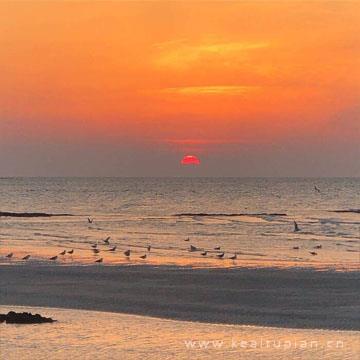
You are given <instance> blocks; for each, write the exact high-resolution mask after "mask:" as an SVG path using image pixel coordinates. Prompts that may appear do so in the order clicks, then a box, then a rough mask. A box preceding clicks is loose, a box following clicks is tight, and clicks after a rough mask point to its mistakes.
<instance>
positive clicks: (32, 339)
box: [0, 306, 360, 360]
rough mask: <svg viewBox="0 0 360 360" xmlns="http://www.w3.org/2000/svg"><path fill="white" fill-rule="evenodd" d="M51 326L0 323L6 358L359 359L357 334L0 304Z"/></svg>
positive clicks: (3, 308) (1, 348) (0, 341)
mask: <svg viewBox="0 0 360 360" xmlns="http://www.w3.org/2000/svg"><path fill="white" fill-rule="evenodd" d="M10 309H12V310H15V311H31V312H33V313H37V312H38V313H41V314H42V315H45V316H50V317H53V318H55V319H57V320H58V322H56V323H53V324H41V325H9V324H5V323H3V324H0V333H1V338H0V354H1V355H2V357H3V358H4V359H8V360H11V359H14V360H18V359H22V360H25V359H29V360H30V359H39V360H40V359H159V360H163V359H213V358H216V359H277V360H279V359H284V360H288V359H294V360H298V359H302V360H305V359H308V360H313V359H329V360H330V359H331V360H335V359H339V360H340V359H358V354H359V351H360V347H359V345H360V344H359V333H358V332H356V331H331V330H302V329H281V328H270V327H260V326H244V325H220V324H204V323H196V322H188V321H174V320H163V319H157V318H151V317H144V316H135V315H124V314H115V313H104V312H97V311H84V310H65V309H48V308H29V307H26V308H22V307H14V306H11V307H7V306H0V312H3V313H6V312H7V311H9V310H10Z"/></svg>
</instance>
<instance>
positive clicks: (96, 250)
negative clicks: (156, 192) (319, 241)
mask: <svg viewBox="0 0 360 360" xmlns="http://www.w3.org/2000/svg"><path fill="white" fill-rule="evenodd" d="M314 190H315V191H316V192H318V193H320V192H321V191H320V189H319V188H318V187H317V186H316V185H315V186H314ZM87 221H88V223H89V224H92V223H93V221H94V219H92V218H90V217H89V218H88V219H87ZM299 231H300V227H299V225H298V223H297V222H296V221H295V220H294V232H299ZM184 241H190V238H186V239H185V240H184ZM103 245H108V246H110V245H111V244H110V236H109V237H107V238H106V239H105V240H103ZM116 248H117V246H116V245H115V246H112V247H111V248H109V249H107V251H109V252H115V251H116ZM321 248H322V245H316V246H315V247H314V249H317V250H319V249H321ZM299 249H300V247H299V246H294V247H293V250H299ZM91 250H92V251H93V253H94V254H95V255H97V254H99V253H100V249H99V248H98V243H94V244H92V245H91ZM213 250H214V251H217V252H219V251H220V250H221V247H220V246H216V247H214V249H213ZM150 251H151V245H148V246H147V252H148V253H150ZM189 251H190V252H197V251H200V254H201V255H202V256H204V257H205V256H207V255H208V253H209V252H210V251H212V250H205V249H202V248H198V247H196V246H194V245H190V248H189ZM73 253H74V249H71V250H63V251H62V252H60V253H59V254H58V255H55V256H52V257H50V258H49V260H51V261H56V260H57V259H58V258H59V256H65V255H66V254H69V255H72V254H73ZM309 253H310V254H311V255H313V256H315V255H317V254H318V253H317V252H316V251H309ZM123 254H124V255H125V257H126V258H127V259H130V255H131V250H130V249H127V250H125V251H124V252H123ZM13 255H14V253H13V252H11V253H9V254H7V255H6V258H8V259H11V258H12V257H13ZM215 256H216V257H217V258H218V259H224V258H225V252H224V251H222V252H220V253H216V254H215ZM30 257H31V255H30V254H27V255H26V256H24V257H23V258H22V260H29V259H30ZM139 258H140V259H142V260H145V259H146V258H147V254H146V253H145V254H143V255H141V256H139ZM228 259H229V260H236V259H237V253H234V254H233V255H232V256H230V257H228ZM103 261H104V259H103V258H102V257H101V258H99V259H97V260H95V262H96V263H102V262H103Z"/></svg>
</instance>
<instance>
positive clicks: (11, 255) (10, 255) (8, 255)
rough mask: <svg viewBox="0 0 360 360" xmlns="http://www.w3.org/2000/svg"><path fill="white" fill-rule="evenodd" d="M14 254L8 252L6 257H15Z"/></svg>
mask: <svg viewBox="0 0 360 360" xmlns="http://www.w3.org/2000/svg"><path fill="white" fill-rule="evenodd" d="M13 255H14V253H10V254H7V255H6V257H7V258H9V259H10V258H12V257H13Z"/></svg>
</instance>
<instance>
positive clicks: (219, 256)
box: [216, 252, 225, 259]
mask: <svg viewBox="0 0 360 360" xmlns="http://www.w3.org/2000/svg"><path fill="white" fill-rule="evenodd" d="M224 255H225V253H224V252H223V253H221V254H218V255H216V256H217V257H218V258H219V259H222V258H223V257H224Z"/></svg>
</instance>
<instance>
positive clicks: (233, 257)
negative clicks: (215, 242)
mask: <svg viewBox="0 0 360 360" xmlns="http://www.w3.org/2000/svg"><path fill="white" fill-rule="evenodd" d="M229 259H230V260H236V259H237V255H236V254H234V255H233V256H231V257H229Z"/></svg>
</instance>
